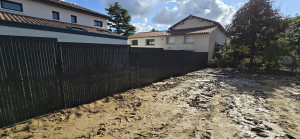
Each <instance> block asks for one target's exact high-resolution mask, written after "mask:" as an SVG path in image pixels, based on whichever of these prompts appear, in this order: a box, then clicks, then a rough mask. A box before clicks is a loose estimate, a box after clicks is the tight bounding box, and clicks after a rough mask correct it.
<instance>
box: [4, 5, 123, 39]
mask: <svg viewBox="0 0 300 139" xmlns="http://www.w3.org/2000/svg"><path fill="white" fill-rule="evenodd" d="M107 19H108V16H107V15H104V14H101V13H98V12H95V11H92V10H89V9H87V8H84V7H81V6H78V5H75V4H71V3H68V2H65V1H62V0H0V30H1V31H0V35H13V36H32V37H51V38H57V39H58V41H60V42H79V43H102V44H126V43H127V38H125V37H122V36H120V35H118V34H115V33H112V32H111V31H109V30H107Z"/></svg>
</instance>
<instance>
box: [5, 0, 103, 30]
mask: <svg viewBox="0 0 300 139" xmlns="http://www.w3.org/2000/svg"><path fill="white" fill-rule="evenodd" d="M0 1H1V0H0ZM9 1H12V2H17V3H22V5H23V12H18V11H13V10H8V9H3V8H1V3H0V11H4V12H10V13H16V14H21V15H26V16H32V17H38V18H43V19H49V20H53V19H52V11H56V12H59V18H60V20H58V21H61V22H66V23H71V15H74V16H77V24H79V25H85V26H90V27H95V26H94V20H98V21H102V23H103V28H105V29H107V21H106V20H105V19H103V18H101V17H97V16H92V15H89V14H84V13H80V12H76V11H72V10H68V9H64V8H60V7H56V6H52V5H48V4H44V3H41V2H36V1H33V0H9Z"/></svg>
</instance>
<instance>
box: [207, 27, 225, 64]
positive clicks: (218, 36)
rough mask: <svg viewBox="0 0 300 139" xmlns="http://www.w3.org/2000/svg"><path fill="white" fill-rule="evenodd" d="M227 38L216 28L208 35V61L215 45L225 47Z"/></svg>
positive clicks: (212, 54)
mask: <svg viewBox="0 0 300 139" xmlns="http://www.w3.org/2000/svg"><path fill="white" fill-rule="evenodd" d="M228 41H229V38H228V37H227V36H226V35H225V34H224V32H223V31H221V30H220V29H218V28H216V29H215V30H213V31H212V32H211V33H210V34H209V52H208V59H209V60H210V59H211V58H213V56H214V52H215V51H214V50H215V46H216V44H221V45H226V44H228Z"/></svg>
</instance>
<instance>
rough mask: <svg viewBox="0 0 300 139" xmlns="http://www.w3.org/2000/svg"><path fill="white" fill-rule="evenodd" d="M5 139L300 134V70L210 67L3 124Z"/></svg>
mask: <svg viewBox="0 0 300 139" xmlns="http://www.w3.org/2000/svg"><path fill="white" fill-rule="evenodd" d="M0 138H53V139H57V138H95V139H97V138H105V139H106V138H107V139H110V138H169V139H174V138H180V139H185V138H214V139H225V138H230V139H232V138H278V139H281V138H283V139H284V138H286V139H293V138H298V139H300V76H282V75H265V74H245V73H239V72H237V71H231V70H213V69H204V70H200V71H196V72H193V73H189V74H186V75H184V76H180V77H173V78H170V79H167V80H164V81H162V82H157V83H153V84H151V85H148V86H146V87H144V88H139V89H132V90H129V91H126V92H123V93H120V94H116V95H114V96H111V97H107V98H104V99H101V100H99V101H96V102H93V103H90V104H86V105H82V106H79V107H76V108H72V109H65V110H62V111H59V112H56V113H53V114H50V115H46V116H43V117H39V118H35V119H31V120H28V121H27V122H25V123H22V124H19V125H16V126H13V127H10V128H6V129H0Z"/></svg>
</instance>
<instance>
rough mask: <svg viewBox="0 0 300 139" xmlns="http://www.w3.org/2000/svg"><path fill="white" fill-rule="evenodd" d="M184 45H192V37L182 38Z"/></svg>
mask: <svg viewBox="0 0 300 139" xmlns="http://www.w3.org/2000/svg"><path fill="white" fill-rule="evenodd" d="M184 43H188V44H190V43H194V37H192V36H184Z"/></svg>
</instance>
